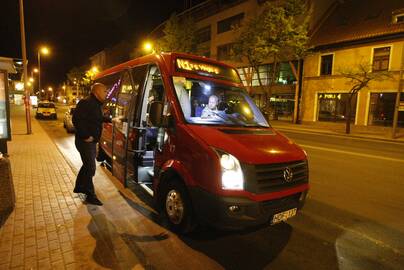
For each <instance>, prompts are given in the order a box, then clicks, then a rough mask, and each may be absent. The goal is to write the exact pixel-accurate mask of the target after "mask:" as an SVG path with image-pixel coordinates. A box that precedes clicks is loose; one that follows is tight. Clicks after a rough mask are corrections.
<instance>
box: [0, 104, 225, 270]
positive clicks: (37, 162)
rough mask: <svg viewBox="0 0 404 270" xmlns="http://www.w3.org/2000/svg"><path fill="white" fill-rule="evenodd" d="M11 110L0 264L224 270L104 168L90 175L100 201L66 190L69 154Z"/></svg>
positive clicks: (71, 171)
mask: <svg viewBox="0 0 404 270" xmlns="http://www.w3.org/2000/svg"><path fill="white" fill-rule="evenodd" d="M11 111H12V114H11V116H12V117H11V122H12V127H11V129H12V141H10V142H8V150H9V151H8V152H9V159H10V162H11V169H12V174H13V182H14V187H15V193H16V207H15V210H14V211H13V212H12V213H11V214H10V216H9V217H8V219H7V221H6V222H5V224H4V225H3V226H2V227H1V228H0V270H3V269H223V268H222V267H221V266H220V265H219V264H218V263H217V262H216V261H215V260H212V259H211V258H209V257H207V256H205V255H204V254H202V253H201V252H198V251H197V250H194V249H192V248H189V246H187V244H186V243H184V241H182V239H181V238H179V237H178V236H177V235H175V234H173V233H172V232H170V231H169V230H167V229H166V228H165V227H164V226H161V225H160V221H159V220H160V218H159V216H158V214H157V213H156V212H155V210H153V209H152V208H151V207H150V206H149V205H148V204H147V203H145V200H144V198H141V197H139V196H137V195H135V194H134V193H133V192H131V191H129V190H127V189H125V188H123V186H122V185H121V184H120V183H119V182H118V181H117V180H116V179H115V178H114V177H112V176H111V173H110V172H109V171H108V170H106V169H102V168H100V167H98V168H97V172H96V175H95V177H94V183H95V187H96V191H97V194H98V196H99V197H100V199H101V200H102V201H103V202H104V205H103V206H102V207H98V206H92V205H86V204H84V203H83V201H82V198H80V196H79V195H77V194H74V193H73V191H72V190H73V186H74V181H75V178H76V171H77V168H74V165H73V164H72V163H71V160H70V158H72V157H70V158H69V159H65V157H64V156H63V155H62V154H61V152H60V151H59V149H58V148H57V146H56V145H55V144H54V142H53V141H52V139H51V138H50V137H49V136H48V134H47V133H46V132H45V131H44V129H43V128H42V127H41V125H40V124H39V123H38V121H37V120H35V119H34V118H32V130H33V134H31V135H26V125H25V115H24V113H23V109H22V108H21V107H20V108H16V107H15V106H14V107H13V106H12V110H11ZM60 125H62V124H61V123H60ZM61 128H62V126H61ZM73 158H77V157H73ZM67 160H69V162H68V161H67Z"/></svg>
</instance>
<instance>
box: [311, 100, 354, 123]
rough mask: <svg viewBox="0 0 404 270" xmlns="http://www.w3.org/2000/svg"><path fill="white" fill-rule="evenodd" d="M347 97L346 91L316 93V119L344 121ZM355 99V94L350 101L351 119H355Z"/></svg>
mask: <svg viewBox="0 0 404 270" xmlns="http://www.w3.org/2000/svg"><path fill="white" fill-rule="evenodd" d="M348 98H349V94H347V93H320V94H318V108H319V110H318V121H329V122H338V121H345V114H346V108H347V107H346V105H347V102H348ZM356 100H357V95H355V96H354V97H353V98H352V101H351V121H354V120H355V111H356Z"/></svg>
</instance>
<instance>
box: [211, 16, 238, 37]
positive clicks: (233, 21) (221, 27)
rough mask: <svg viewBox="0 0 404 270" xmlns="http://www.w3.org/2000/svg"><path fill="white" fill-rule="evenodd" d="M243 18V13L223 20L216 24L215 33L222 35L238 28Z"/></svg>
mask: <svg viewBox="0 0 404 270" xmlns="http://www.w3.org/2000/svg"><path fill="white" fill-rule="evenodd" d="M243 18H244V13H240V14H237V15H235V16H233V17H230V18H227V19H224V20H222V21H219V22H218V23H217V33H218V34H220V33H224V32H227V31H230V30H232V28H234V27H238V26H240V23H241V20H242V19H243Z"/></svg>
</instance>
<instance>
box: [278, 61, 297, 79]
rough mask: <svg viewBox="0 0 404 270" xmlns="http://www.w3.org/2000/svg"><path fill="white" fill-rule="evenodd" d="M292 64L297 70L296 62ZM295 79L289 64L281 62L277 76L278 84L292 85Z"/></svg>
mask: <svg viewBox="0 0 404 270" xmlns="http://www.w3.org/2000/svg"><path fill="white" fill-rule="evenodd" d="M293 64H294V65H295V68H296V70H297V62H296V61H294V62H293ZM295 81H296V78H295V76H294V74H293V71H292V68H291V66H290V64H289V62H282V63H280V64H279V76H278V79H277V81H276V82H277V83H278V84H293V83H294V82H295Z"/></svg>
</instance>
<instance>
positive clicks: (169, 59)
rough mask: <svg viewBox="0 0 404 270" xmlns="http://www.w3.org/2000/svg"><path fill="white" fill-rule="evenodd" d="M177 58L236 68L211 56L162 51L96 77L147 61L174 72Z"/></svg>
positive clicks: (120, 65) (230, 68) (108, 70)
mask: <svg viewBox="0 0 404 270" xmlns="http://www.w3.org/2000/svg"><path fill="white" fill-rule="evenodd" d="M177 58H182V59H190V60H194V61H199V62H203V63H206V64H211V65H214V66H218V67H222V68H224V69H229V70H234V71H235V69H234V67H232V66H230V65H227V64H225V63H222V62H219V61H216V60H214V59H210V58H206V57H201V56H196V55H192V54H186V53H160V54H156V53H154V54H149V55H145V56H142V57H139V58H135V59H133V60H129V61H127V62H124V63H122V64H119V65H116V66H114V67H111V68H108V69H106V70H104V71H102V72H100V73H99V74H97V76H96V77H95V80H97V79H99V78H102V77H105V76H108V75H111V74H114V73H116V72H120V71H122V70H125V69H127V68H131V67H135V66H138V65H142V64H147V63H153V62H155V63H156V62H159V63H162V64H164V65H165V66H166V68H167V70H168V71H169V72H170V73H173V72H174V70H173V69H174V62H173V61H174V59H177ZM237 78H238V80H239V77H238V75H237ZM238 83H241V81H238Z"/></svg>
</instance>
